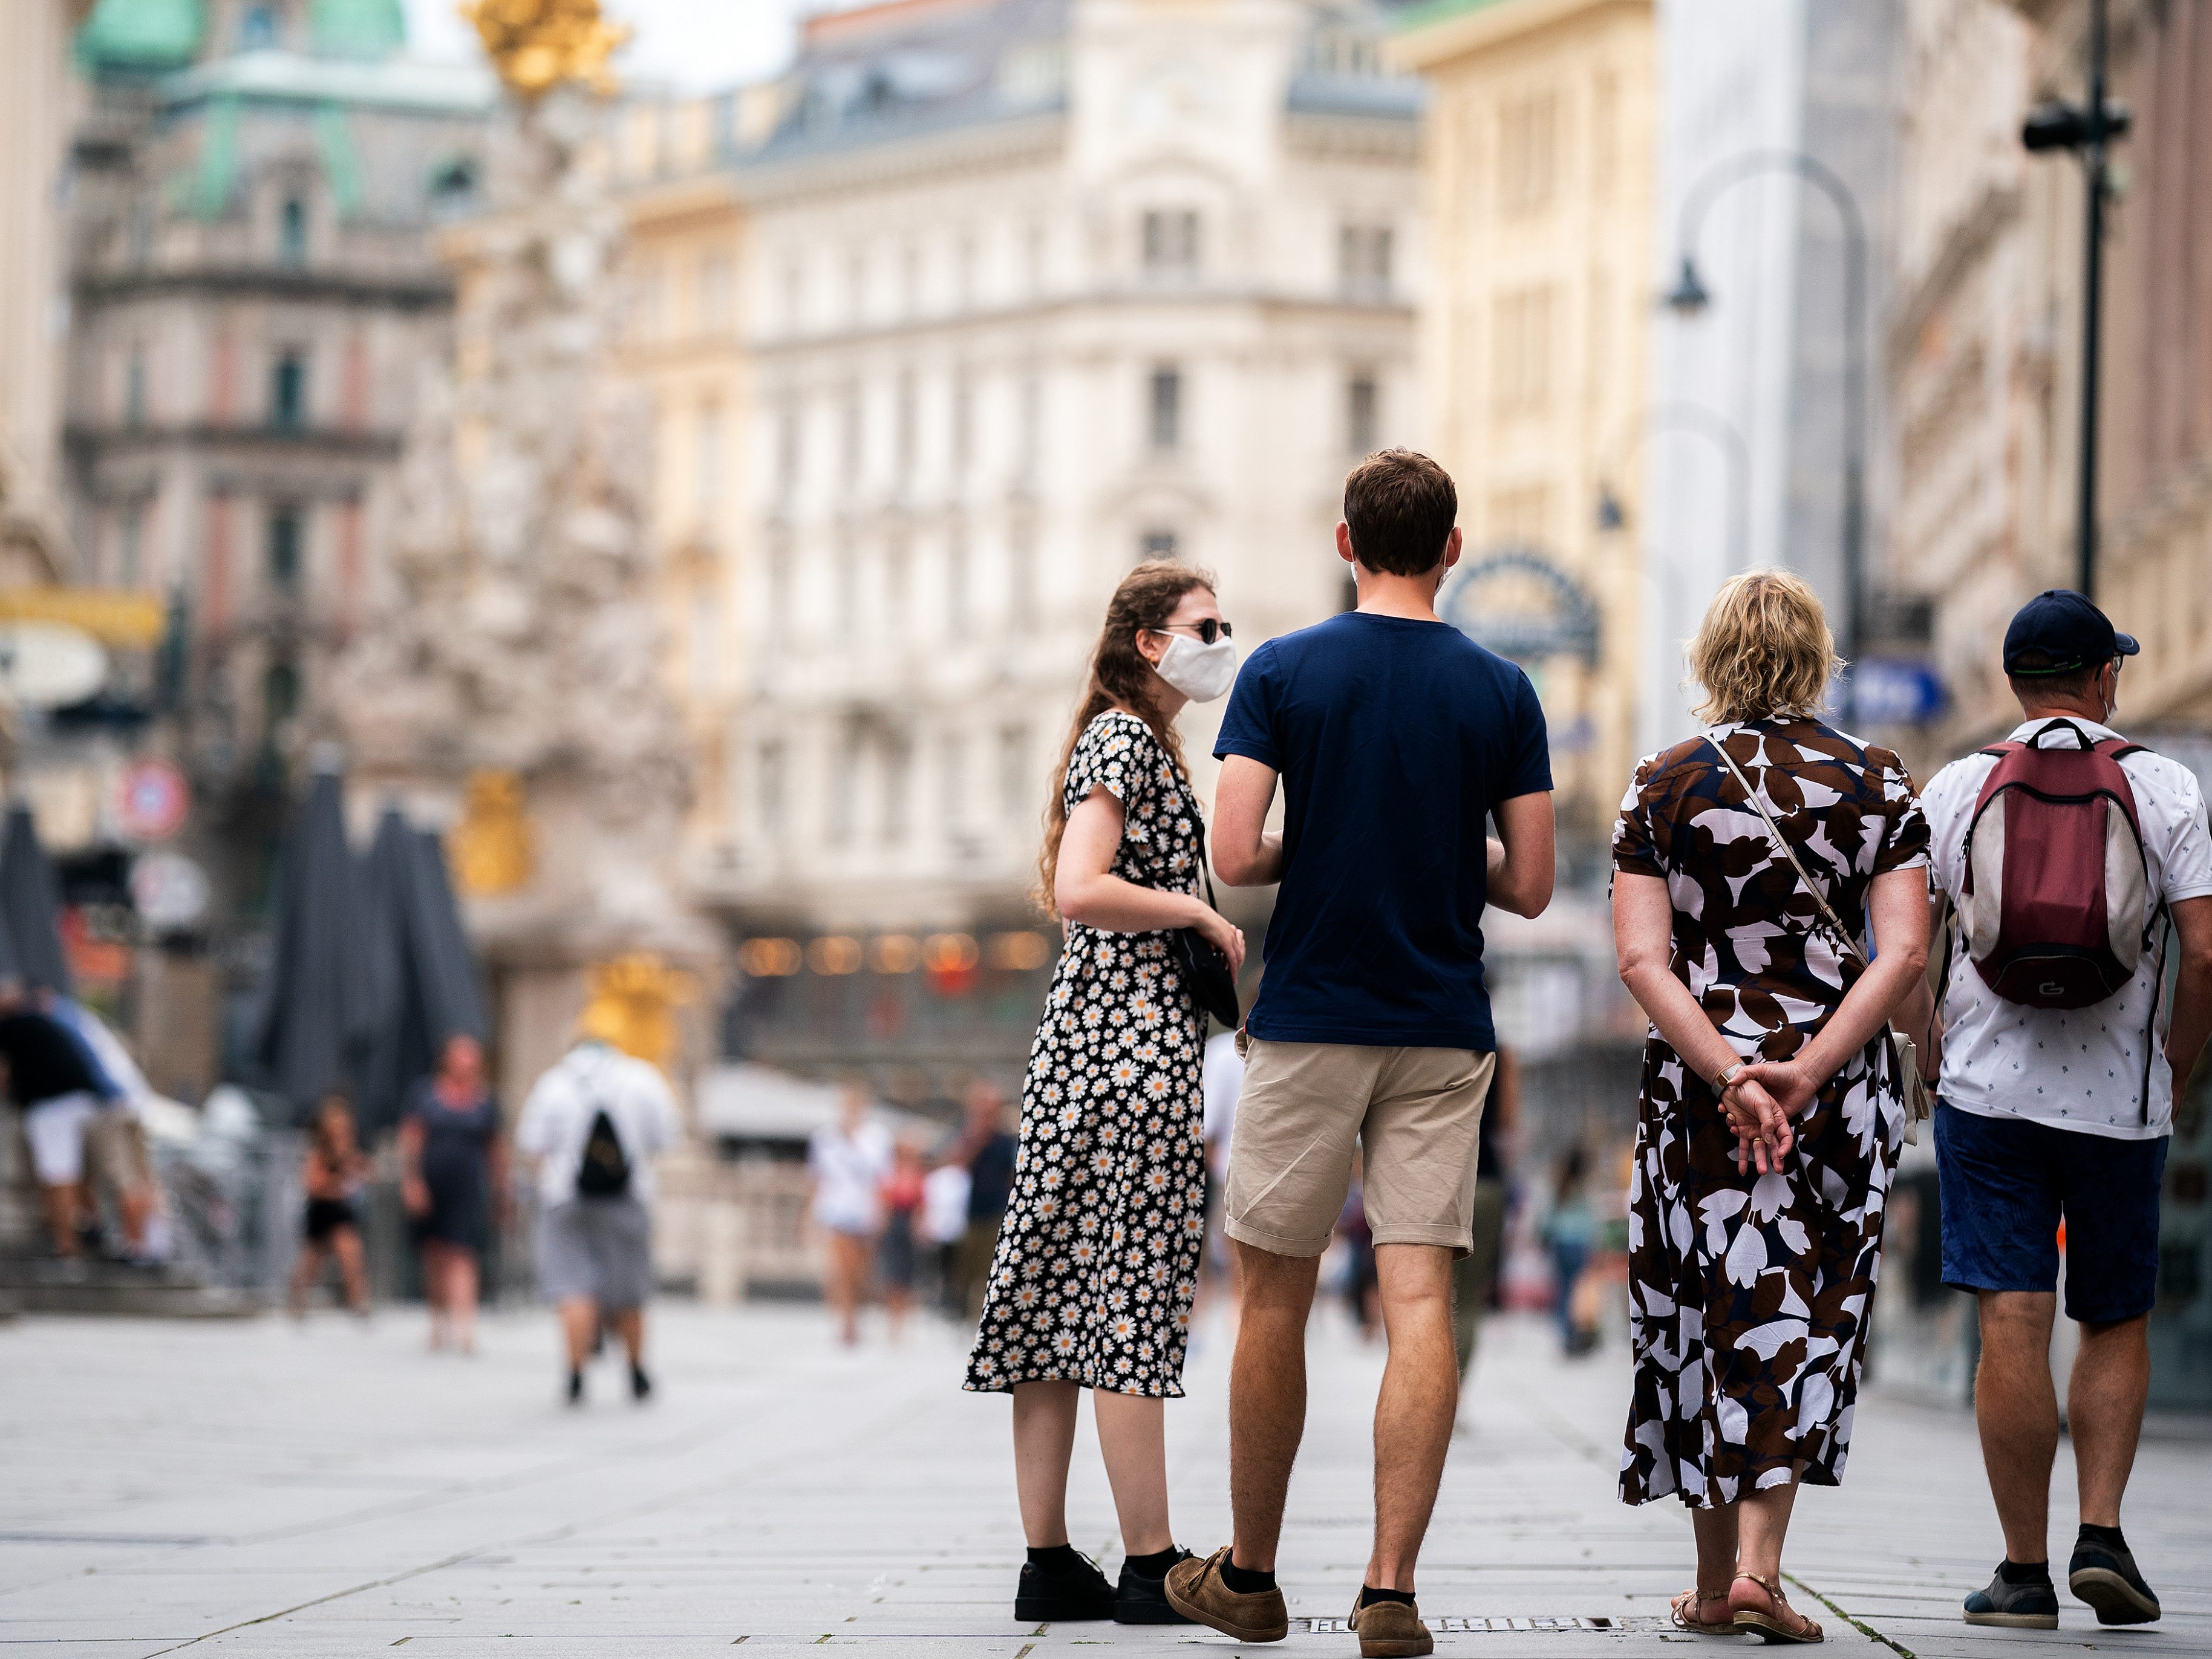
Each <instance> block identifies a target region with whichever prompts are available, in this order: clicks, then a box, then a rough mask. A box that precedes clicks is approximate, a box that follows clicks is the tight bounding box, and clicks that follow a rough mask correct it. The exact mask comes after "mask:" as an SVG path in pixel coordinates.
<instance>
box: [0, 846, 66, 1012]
mask: <svg viewBox="0 0 2212 1659" xmlns="http://www.w3.org/2000/svg"><path fill="white" fill-rule="evenodd" d="M0 924H4V926H0V931H4V933H6V935H7V938H8V940H9V945H8V966H7V967H5V968H0V977H5V976H6V973H7V972H8V971H9V970H12V972H13V973H14V974H15V975H16V976H17V977H19V978H21V980H22V981H23V982H24V983H25V984H26V985H27V986H30V987H35V988H37V989H39V990H43V991H52V992H55V993H57V994H59V995H62V996H67V995H69V994H70V970H69V957H67V956H66V955H65V954H64V951H63V950H62V930H61V884H60V883H59V882H58V881H57V880H56V879H55V878H54V866H52V864H51V863H49V862H48V861H47V859H46V848H44V847H42V846H40V844H39V829H38V825H37V824H36V823H33V821H32V817H31V809H30V808H29V807H27V806H24V805H21V804H18V805H14V806H11V807H9V809H8V827H7V829H6V831H5V833H4V834H0Z"/></svg>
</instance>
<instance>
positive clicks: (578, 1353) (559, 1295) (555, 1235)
mask: <svg viewBox="0 0 2212 1659" xmlns="http://www.w3.org/2000/svg"><path fill="white" fill-rule="evenodd" d="M613 1035H614V1027H613V1025H612V1024H611V1021H609V1020H608V1019H607V1018H606V1017H605V1016H604V1015H602V1014H600V1013H599V1012H598V1011H597V1010H596V1009H587V1010H586V1012H585V1015H584V1018H583V1019H582V1020H581V1021H580V1022H579V1028H578V1035H577V1040H576V1042H575V1044H574V1046H573V1047H572V1048H570V1049H569V1050H568V1053H567V1054H563V1055H562V1056H561V1058H560V1059H559V1060H556V1061H555V1062H554V1063H553V1065H552V1066H550V1068H549V1069H548V1070H547V1071H546V1073H545V1074H544V1076H543V1077H541V1078H539V1079H538V1082H537V1085H536V1086H535V1087H533V1088H532V1090H531V1091H530V1097H529V1098H528V1099H527V1100H526V1101H525V1102H523V1104H522V1119H521V1121H520V1123H518V1124H517V1125H516V1126H515V1132H514V1141H515V1146H517V1148H518V1149H520V1152H522V1153H523V1155H524V1156H525V1157H526V1158H533V1159H535V1160H536V1163H537V1167H538V1241H537V1243H538V1291H539V1292H540V1293H541V1294H542V1295H544V1297H546V1298H547V1299H548V1300H549V1301H550V1302H552V1303H553V1304H554V1305H555V1306H556V1308H558V1309H559V1310H560V1315H561V1332H562V1339H563V1345H564V1347H565V1349H566V1352H567V1356H568V1403H569V1404H570V1405H572V1406H578V1405H581V1404H582V1403H583V1400H584V1364H585V1362H586V1360H588V1359H589V1358H591V1357H592V1352H593V1351H594V1350H595V1349H596V1348H597V1346H598V1345H599V1333H600V1329H601V1328H602V1326H603V1325H604V1326H605V1327H608V1328H612V1330H613V1331H614V1333H615V1334H617V1336H619V1337H620V1338H621V1339H622V1343H623V1352H624V1354H625V1356H626V1357H627V1358H628V1359H629V1392H630V1398H632V1399H633V1400H644V1399H646V1398H647V1396H648V1395H651V1394H652V1392H653V1382H652V1379H651V1378H650V1377H649V1376H647V1374H646V1370H645V1304H646V1301H647V1298H648V1297H650V1296H651V1295H652V1294H653V1211H652V1204H653V1158H655V1157H656V1156H657V1155H659V1153H661V1152H665V1151H666V1150H667V1149H668V1148H669V1147H671V1146H674V1145H675V1144H676V1138H677V1135H678V1133H679V1131H680V1128H681V1126H680V1125H679V1123H678V1121H677V1115H676V1097H675V1096H674V1095H673V1094H672V1093H671V1092H670V1091H669V1087H668V1083H667V1080H666V1079H664V1078H663V1077H662V1076H661V1075H660V1073H659V1070H658V1069H657V1068H655V1067H654V1066H652V1065H650V1064H648V1063H647V1061H645V1060H638V1059H636V1058H635V1057H633V1056H631V1055H629V1054H624V1053H623V1051H622V1050H621V1049H620V1048H617V1047H615V1045H614V1043H613V1042H611V1040H610V1039H611V1036H613Z"/></svg>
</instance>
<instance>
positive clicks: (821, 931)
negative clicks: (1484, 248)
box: [617, 0, 1419, 1078]
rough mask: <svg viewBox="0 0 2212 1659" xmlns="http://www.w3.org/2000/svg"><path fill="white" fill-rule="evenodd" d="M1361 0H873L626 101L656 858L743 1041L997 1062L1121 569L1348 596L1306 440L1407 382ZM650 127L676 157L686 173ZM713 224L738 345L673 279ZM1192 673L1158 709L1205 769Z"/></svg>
mask: <svg viewBox="0 0 2212 1659" xmlns="http://www.w3.org/2000/svg"><path fill="white" fill-rule="evenodd" d="M1386 28H1387V18H1386V16H1385V15H1384V14H1383V13H1382V12H1381V11H1378V10H1376V9H1370V8H1367V7H1362V6H1331V5H1327V4H1322V3H1317V0H1230V3H1195V0H1066V3H1059V0H1049V3H1037V0H899V3H891V4H885V5H880V6H876V7H871V8H864V9H858V10H853V11H844V12H836V13H829V14H824V15H819V16H817V17H816V18H814V19H812V20H811V21H809V22H808V23H807V24H806V26H805V39H804V41H803V44H802V47H801V50H800V53H799V58H798V60H797V62H796V64H794V66H793V69H792V70H791V71H790V72H789V74H788V75H787V76H785V77H784V78H783V79H782V80H781V82H778V83H777V85H776V86H775V88H773V89H768V90H765V91H763V92H761V93H759V94H753V95H750V100H749V99H747V98H740V99H738V100H734V101H727V102H726V101H725V100H709V101H708V104H707V105H706V106H703V107H704V109H705V111H706V113H705V114H704V116H703V117H702V116H700V115H697V114H695V113H693V111H694V110H695V109H697V108H700V107H702V106H682V107H680V108H678V109H675V110H671V111H666V112H662V113H661V114H660V115H659V116H658V117H653V118H651V119H653V120H654V121H657V123H658V125H657V126H652V127H647V126H646V125H642V124H644V123H646V122H647V120H648V117H647V116H645V115H642V114H641V115H639V116H637V117H635V118H633V119H632V121H631V122H630V123H629V125H628V126H627V127H626V128H625V129H624V131H623V136H622V137H619V138H618V140H617V166H618V167H621V168H623V170H624V173H625V176H627V177H635V176H636V175H637V174H638V173H641V172H647V173H654V174H657V175H659V177H657V178H656V179H655V180H654V181H653V182H651V183H649V184H641V185H638V186H637V187H636V188H635V191H634V195H635V200H636V205H635V206H634V207H633V213H634V215H635V216H636V217H635V218H634V225H635V231H634V235H635V246H633V248H632V250H631V254H632V257H631V258H630V260H629V265H630V269H631V270H632V271H633V272H634V275H635V287H634V290H633V316H632V332H633V342H632V345H631V348H630V349H631V360H632V362H634V363H635V364H636V365H637V366H638V367H639V368H641V370H642V372H644V373H645V374H647V378H648V379H649V380H651V381H652V383H653V385H654V386H656V388H658V390H659V394H660V395H659V416H658V425H657V431H658V433H659V438H660V444H659V452H660V453H659V463H658V469H659V470H658V475H657V478H656V489H657V501H658V506H657V507H656V512H655V519H656V525H657V529H656V534H657V535H658V536H659V538H660V540H661V544H662V545H663V546H664V547H665V548H666V549H669V550H671V553H672V554H673V555H674V556H673V557H671V560H670V562H669V564H668V567H667V574H668V592H669V593H670V603H671V605H672V606H674V607H677V608H678V610H680V611H682V613H683V614H684V617H686V618H687V626H686V629H685V630H684V633H683V634H681V635H679V637H686V638H688V640H689V641H690V643H689V644H688V645H686V646H685V647H684V648H682V649H680V650H678V652H677V653H676V655H677V657H678V665H677V668H676V671H677V672H678V673H679V674H680V675H682V676H684V678H687V680H688V682H689V684H690V690H691V702H692V706H693V708H694V710H695V714H696V729H698V730H702V731H704V730H707V729H708V728H710V727H714V726H719V727H720V730H721V732H722V734H723V738H724V747H723V750H722V752H721V754H720V757H718V761H717V763H716V764H715V765H714V767H710V768H706V769H702V771H701V774H700V777H701V781H702V789H701V801H700V805H699V807H698V809H697V811H696V812H695V815H694V818H693V829H692V835H691V838H690V844H689V848H688V852H689V857H690V864H689V868H690V872H691V878H692V892H693V895H694V896H695V897H696V898H698V899H700V900H702V901H703V902H706V903H707V904H708V905H709V906H710V907H712V908H714V909H715V910H717V911H718V912H719V913H720V915H722V916H724V917H725V918H726V921H727V923H728V925H729V927H731V928H732V931H733V932H734V933H737V934H738V935H739V936H741V937H742V938H743V939H747V940H750V941H752V942H753V944H752V946H751V948H750V949H748V950H741V951H740V957H739V960H740V962H741V963H743V964H744V965H745V966H747V967H748V968H749V969H750V970H751V974H752V980H753V982H754V990H755V991H756V992H757V994H758V995H757V998H756V1000H755V1002H753V1003H750V1004H741V1008H740V1014H741V1016H742V1017H744V1018H750V1016H745V1015H744V1008H745V1007H747V1006H757V1007H759V1008H760V1009H761V1010H762V1012H761V1016H760V1019H761V1025H760V1029H761V1030H763V1032H767V1033H769V1035H770V1036H773V1034H774V1033H775V1032H777V1031H781V1032H783V1033H785V1035H786V1036H787V1038H788V1039H789V1040H788V1041H787V1042H786V1041H783V1040H782V1039H777V1040H775V1041H770V1040H768V1038H766V1037H764V1038H763V1042H762V1043H761V1044H760V1045H758V1051H759V1052H762V1053H763V1054H767V1055H768V1056H769V1057H771V1058H777V1059H781V1060H787V1061H788V1062H790V1063H794V1064H821V1065H829V1064H848V1063H870V1062H871V1061H872V1060H874V1059H876V1058H878V1057H881V1058H884V1059H885V1060H886V1062H887V1063H888V1062H889V1060H890V1058H891V1057H896V1058H897V1059H898V1060H900V1062H901V1063H904V1062H905V1061H907V1060H912V1061H914V1062H915V1063H918V1064H920V1065H921V1066H925V1067H927V1068H933V1069H934V1072H935V1074H936V1075H938V1076H939V1077H940V1078H943V1077H949V1076H950V1075H951V1073H953V1072H955V1071H957V1069H959V1068H961V1067H963V1066H969V1065H977V1064H990V1065H994V1066H1001V1067H1003V1066H1009V1065H1016V1064H1018V1061H1019V1059H1020V1056H1021V1055H1022V1054H1024V1053H1025V1052H1026V1049H1027V1046H1028V1042H1029V1038H1030V1034H1031V1032H1032V1030H1033V1028H1034V1024H1035V1018H1036V1002H1035V994H1036V988H1037V978H1036V976H1037V975H1038V974H1039V972H1040V971H1041V964H1042V963H1044V962H1045V961H1046V960H1048V956H1047V941H1046V940H1045V939H1044V938H1043V936H1042V934H1041V933H1040V932H1039V931H1038V930H1039V918H1038V916H1037V914H1036V911H1035V910H1034V908H1032V907H1031V904H1030V900H1029V897H1028V890H1029V888H1030V883H1031V880H1032V878H1033V877H1032V871H1033V866H1034V861H1035V858H1036V845H1037V838H1038V825H1039V821H1040V817H1041V815H1042V809H1043V806H1044V797H1045V793H1046V790H1047V787H1048V779H1049V777H1050V775H1051V771H1052V768H1053V764H1054V760H1055V758H1056V757H1057V753H1058V750H1059V745H1060V742H1061V740H1062V738H1063V737H1064V735H1065V732H1066V722H1067V720H1068V718H1069V714H1070V710H1071V704H1072V702H1073V698H1074V696H1075V695H1076V692H1077V690H1078V688H1079V684H1080V679H1081V675H1082V671H1083V665H1084V663H1085V659H1086V657H1087V655H1088V653H1089V651H1090V648H1091V644H1092V641H1093V640H1094V638H1095V636H1096V632H1097V626H1098V621H1099V618H1100V617H1101V615H1102V613H1103V606H1104V602H1105V599H1106V596H1107V594H1108V593H1109V591H1110V590H1111V589H1112V587H1113V586H1114V584H1115V581H1116V580H1118V579H1119V578H1120V576H1121V574H1122V573H1123V572H1124V571H1126V570H1127V568H1129V567H1130V566H1131V565H1133V564H1134V563H1136V562H1138V561H1139V560H1140V559H1143V558H1145V557H1147V556H1170V557H1175V558H1178V559H1182V560H1186V561H1188V562H1193V563H1196V564H1199V565H1203V566H1205V567H1207V568H1211V569H1212V570H1214V571H1215V572H1216V573H1218V577H1219V579H1220V583H1221V590H1220V591H1221V599H1222V604H1223V607H1224V609H1225V611H1226V613H1227V614H1228V615H1229V616H1230V617H1231V618H1232V619H1233V621H1234V622H1235V623H1236V625H1237V638H1238V640H1239V641H1240V642H1241V643H1243V644H1244V645H1245V646H1246V647H1247V648H1248V649H1249V647H1250V645H1252V644H1254V643H1256V642H1257V641H1260V640H1262V639H1264V638H1266V637H1267V636H1268V635H1273V634H1277V633H1280V632H1283V631H1285V630H1287V629H1293V628H1297V627H1300V626H1303V625H1304V624H1306V623H1311V622H1315V621H1317V620H1319V619H1320V618H1322V617H1325V616H1327V615H1328V614H1330V613H1331V612H1333V611H1335V610H1337V609H1339V608H1340V606H1341V605H1342V604H1343V603H1344V602H1345V594H1346V585H1345V582H1344V578H1343V574H1342V566H1341V565H1340V562H1338V561H1337V560H1336V559H1335V557H1334V551H1333V547H1332V542H1331V532H1332V530H1333V526H1334V523H1335V520H1336V518H1337V516H1338V509H1339V506H1340V486H1341V480H1342V477H1343V474H1344V471H1345V470H1346V467H1347V466H1348V465H1349V464H1350V462H1351V461H1352V459H1354V458H1355V457H1356V456H1357V455H1358V454H1359V453H1363V452H1364V451H1365V450H1367V449H1369V448H1372V447H1376V446H1377V445H1378V444H1382V443H1385V442H1390V441H1407V440H1408V439H1410V438H1412V437H1413V436H1415V435H1417V432H1418V428H1419V410H1418V408H1417V390H1416V383H1415V380H1414V377H1413V292H1412V288H1411V285H1410V283H1409V281H1408V276H1409V273H1410V271H1411V270H1413V267H1414V264H1415V262H1416V261H1417V259H1418V258H1419V246H1418V231H1417V225H1418V212H1417V203H1416V173H1415V161H1416V113H1417V106H1418V97H1419V88H1418V85H1417V84H1416V83H1415V82H1412V81H1411V80H1410V79H1408V78H1407V77H1403V76H1392V75H1389V74H1386V73H1385V72H1384V71H1383V68H1382V65H1381V62H1380V41H1381V40H1382V37H1383V33H1385V31H1386ZM687 133H689V134H691V135H694V136H693V137H691V138H689V139H687V138H686V137H685V135H686V134H687ZM701 134H703V135H704V137H703V138H702V137H698V136H697V135H701ZM756 135H758V136H756ZM686 143H692V144H695V145H696V143H705V144H706V145H707V146H708V149H709V151H710V155H709V157H708V167H707V173H708V175H711V177H701V178H699V179H698V180H697V182H696V183H686V182H684V180H685V179H686V178H687V177H689V176H690V175H691V173H692V169H691V167H690V163H689V162H688V161H687V160H686V155H687V153H688V152H687V151H686V149H685V148H684V146H685V145H686ZM721 181H726V182H727V183H729V184H730V185H733V186H734V191H735V197H736V201H737V207H736V209H735V210H729V209H726V207H725V206H724V205H723V200H722V198H721V197H716V196H714V190H715V189H716V188H717V187H718V185H719V184H720V182H721ZM709 201H712V202H713V203H714V205H713V206H712V207H711V208H709V207H708V206H705V205H703V204H706V203H708V202H709ZM695 209H696V210H695ZM726 214H728V215H730V216H729V217H727V218H726V219H725V217H724V216H725V215H726ZM740 225H741V227H742V228H741V229H740V228H739V227H740ZM710 227H712V228H710ZM726 248H732V249H733V250H734V255H733V257H734V260H735V265H734V270H735V297H734V315H735V318H736V328H737V337H738V343H739V344H740V347H741V349H739V350H738V351H737V352H735V353H732V352H730V351H728V350H727V349H726V345H727V338H726V336H725V335H724V334H723V333H722V332H721V331H720V324H715V325H712V326H708V325H707V324H706V323H705V321H704V319H705V318H706V317H707V315H708V312H709V311H710V310H711V309H712V307H714V306H715V305H718V304H719V303H720V301H719V298H718V297H716V296H719V295H720V282H721V277H720V270H721V266H720V264H718V263H717V262H718V261H719V260H720V258H721V257H722V252H721V250H723V249H726ZM702 295H704V296H707V297H705V298H702ZM716 314H717V315H719V313H716ZM709 457H714V458H720V459H722V460H723V461H724V462H726V465H727V469H728V471H727V473H726V476H724V477H721V478H720V479H717V478H716V477H714V476H713V470H712V463H711V461H710V460H709V459H708V458H709ZM708 526H714V527H713V528H709V527H708ZM718 596H719V597H718ZM1217 718H1218V707H1217V708H1209V709H1195V710H1193V711H1192V712H1191V713H1190V714H1188V715H1187V716H1186V718H1185V720H1184V722H1183V726H1184V734H1185V741H1186V744H1187V745H1188V750H1189V753H1190V756H1191V757H1192V759H1193V762H1194V770H1195V771H1196V772H1197V773H1198V775H1199V783H1200V792H1201V794H1202V795H1203V796H1205V797H1206V798H1210V797H1211V793H1212V763H1211V761H1210V760H1209V759H1207V758H1206V750H1207V748H1208V746H1209V743H1210V738H1211V735H1212V728H1213V723H1214V721H1215V720H1216V719H1217ZM770 981H775V982H773V983H771V982H770ZM925 987H927V988H925ZM770 1003H773V1004H774V1005H775V1006H774V1007H773V1008H771V1007H769V1004H770ZM779 1011H780V1012H779ZM802 1036H803V1040H802ZM810 1045H811V1046H810ZM741 1046H747V1045H741Z"/></svg>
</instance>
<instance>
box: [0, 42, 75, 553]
mask: <svg viewBox="0 0 2212 1659" xmlns="http://www.w3.org/2000/svg"><path fill="white" fill-rule="evenodd" d="M86 9H87V0H22V3H21V4H19V5H17V6H14V7H11V8H10V9H9V17H8V48H7V50H6V51H5V52H0V582H4V583H7V584H9V585H10V586H13V585H15V584H19V583H23V582H31V581H52V580H55V579H56V578H57V577H58V576H60V575H61V574H63V571H64V562H65V558H66V555H65V551H64V549H65V545H66V532H64V516H65V515H64V511H63V508H62V505H61V496H60V491H59V489H58V471H59V464H60V459H61V425H62V396H61V387H62V343H63V337H64V330H65V327H66V324H67V318H68V315H69V290H68V286H67V273H68V259H67V256H66V253H65V251H64V220H63V216H62V214H61V212H60V211H59V210H58V203H59V200H60V196H61V182H62V175H63V168H64V162H65V160H66V158H67V156H68V154H69V138H70V128H71V125H73V123H74V121H75V118H76V106H77V103H78V101H79V100H78V95H77V94H78V83H77V81H76V77H75V76H73V75H71V74H70V68H69V49H70V33H71V31H72V30H73V29H74V28H75V27H76V24H77V22H78V21H80V20H81V19H82V16H83V15H84V13H85V10H86Z"/></svg>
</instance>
